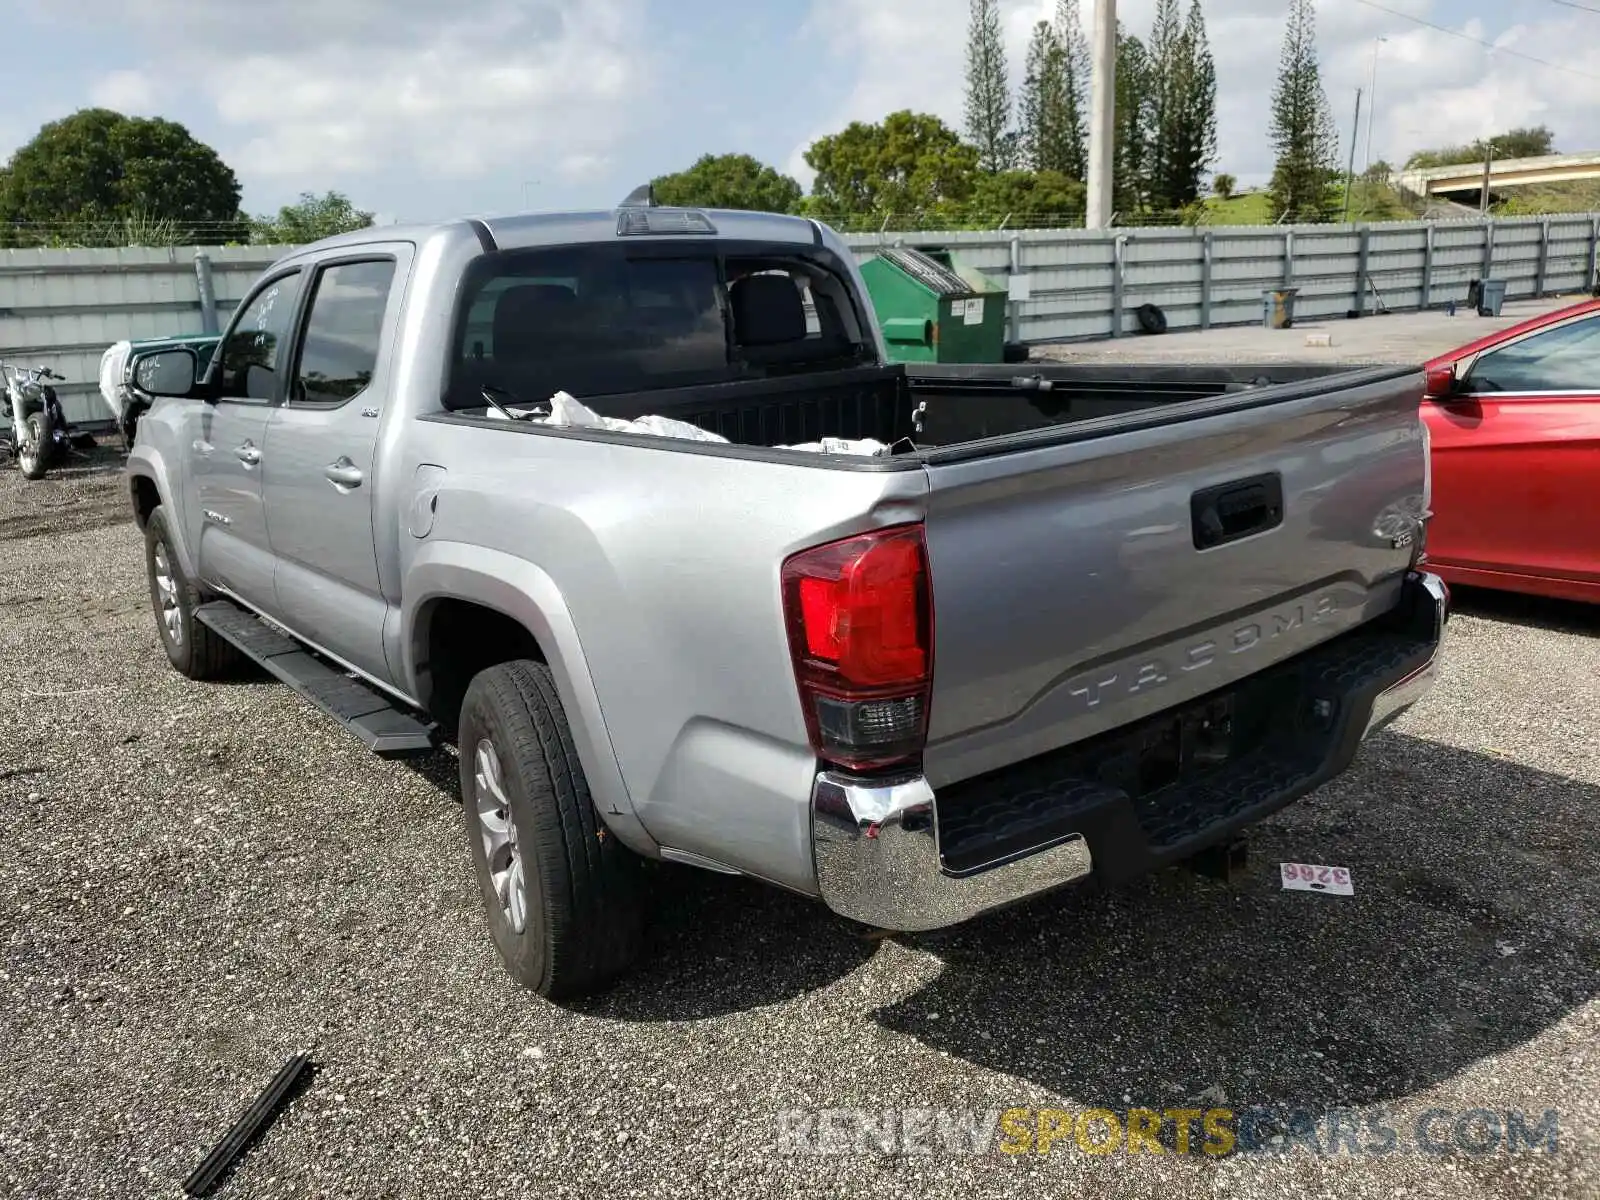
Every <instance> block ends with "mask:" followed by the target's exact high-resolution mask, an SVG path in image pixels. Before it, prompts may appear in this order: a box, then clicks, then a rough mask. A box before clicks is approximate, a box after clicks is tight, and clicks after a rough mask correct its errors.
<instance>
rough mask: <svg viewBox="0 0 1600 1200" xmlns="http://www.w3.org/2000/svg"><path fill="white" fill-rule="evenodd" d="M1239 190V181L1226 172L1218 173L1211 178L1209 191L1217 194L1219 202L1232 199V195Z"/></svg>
mask: <svg viewBox="0 0 1600 1200" xmlns="http://www.w3.org/2000/svg"><path fill="white" fill-rule="evenodd" d="M1238 188H1239V181H1238V180H1237V179H1235V178H1234V177H1233V176H1232V175H1229V174H1228V173H1227V172H1226V171H1218V172H1217V173H1216V174H1215V175H1213V176H1212V177H1211V190H1212V191H1213V192H1215V193H1216V194H1217V199H1219V200H1231V199H1233V193H1234V192H1235V191H1237V190H1238Z"/></svg>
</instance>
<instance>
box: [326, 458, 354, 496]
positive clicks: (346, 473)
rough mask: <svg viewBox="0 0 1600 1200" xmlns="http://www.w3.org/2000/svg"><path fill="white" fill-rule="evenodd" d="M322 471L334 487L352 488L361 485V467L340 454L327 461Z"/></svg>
mask: <svg viewBox="0 0 1600 1200" xmlns="http://www.w3.org/2000/svg"><path fill="white" fill-rule="evenodd" d="M322 473H323V474H324V475H326V476H327V477H328V482H329V483H331V484H333V485H334V486H335V487H340V488H354V487H360V486H361V478H362V477H361V468H360V467H358V466H356V465H355V463H353V462H351V461H350V460H349V459H348V458H346V457H344V455H342V454H341V455H340V456H339V457H338V458H337V459H336V460H334V461H333V462H331V463H329V464H328V465H327V467H326V468H324V469H323V472H322Z"/></svg>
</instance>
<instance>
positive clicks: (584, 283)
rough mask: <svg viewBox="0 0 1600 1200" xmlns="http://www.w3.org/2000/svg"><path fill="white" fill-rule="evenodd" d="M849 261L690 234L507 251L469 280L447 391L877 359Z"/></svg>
mask: <svg viewBox="0 0 1600 1200" xmlns="http://www.w3.org/2000/svg"><path fill="white" fill-rule="evenodd" d="M852 295H853V292H852V289H851V288H850V286H849V284H848V282H847V277H846V276H845V275H844V268H843V265H842V264H840V263H838V262H837V261H835V260H834V259H833V256H832V255H831V254H830V253H829V252H827V251H825V250H821V249H818V250H816V251H815V252H807V251H805V250H803V249H802V248H800V247H792V246H785V247H781V248H772V247H759V246H749V245H745V244H742V243H735V244H728V243H725V242H719V241H710V240H700V239H694V240H692V241H691V240H689V239H683V240H674V241H671V242H665V241H663V242H657V243H651V244H649V245H639V244H637V243H636V244H632V245H621V244H619V245H610V244H604V243H602V244H592V245H585V246H564V247H555V248H548V249H536V250H525V251H502V252H498V253H495V254H491V255H486V256H484V257H483V258H481V259H479V260H477V261H476V262H475V263H474V264H473V265H472V267H470V268H469V269H468V272H467V274H466V276H465V278H464V280H463V284H462V289H461V293H460V297H459V300H458V306H457V316H456V324H455V334H454V345H453V347H452V354H451V359H450V366H449V378H448V380H447V382H446V390H445V403H446V406H447V407H448V408H452V409H480V408H483V407H484V405H485V401H484V398H483V392H484V390H485V389H486V388H487V389H490V390H492V391H493V392H494V393H495V395H496V398H497V399H500V400H502V401H503V402H505V403H521V404H529V405H532V404H539V403H542V402H544V401H547V400H548V399H549V398H550V397H551V396H552V395H553V394H554V393H556V392H558V391H565V392H567V393H568V394H569V395H572V396H574V397H577V398H579V399H581V400H584V401H585V403H589V402H590V401H592V400H594V399H596V398H600V400H601V402H600V403H597V404H594V405H593V407H594V408H595V409H596V410H597V411H600V412H602V413H603V412H604V411H605V405H604V402H603V398H604V397H607V396H621V395H636V394H637V393H640V392H646V391H653V390H658V389H666V388H679V387H692V386H696V385H706V384H720V383H730V382H737V381H739V380H742V379H759V378H767V377H771V376H773V375H792V374H796V373H805V372H819V371H833V370H839V369H843V368H848V367H852V366H856V365H860V364H861V363H864V362H870V361H871V354H872V347H871V345H870V342H869V335H867V334H866V332H865V328H866V327H865V326H864V325H863V323H862V319H861V314H859V313H858V312H857V311H856V309H855V305H854V303H853V301H852V299H851V297H852Z"/></svg>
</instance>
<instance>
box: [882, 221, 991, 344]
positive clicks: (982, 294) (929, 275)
mask: <svg viewBox="0 0 1600 1200" xmlns="http://www.w3.org/2000/svg"><path fill="white" fill-rule="evenodd" d="M861 277H862V279H863V280H865V281H866V285H867V294H868V295H870V296H871V297H872V307H873V310H874V311H875V312H876V313H877V316H878V325H879V327H880V328H881V329H882V330H883V338H884V341H885V342H887V343H888V345H889V357H890V358H891V359H893V360H895V361H896V362H946V363H989V362H995V363H997V362H1001V361H1003V358H1002V356H1003V353H1004V350H1005V336H1006V289H1005V288H1003V287H1001V286H999V285H997V284H995V283H993V282H991V281H990V280H989V279H988V278H987V277H986V276H985V275H984V274H983V273H982V272H981V271H978V270H976V269H975V268H971V267H968V266H966V264H963V263H960V262H956V261H953V260H952V258H951V255H950V254H949V252H948V251H938V250H934V251H922V250H914V249H911V248H910V247H907V246H895V247H893V248H891V249H886V250H880V251H879V252H878V253H877V254H876V255H874V256H873V257H872V258H869V259H868V260H867V261H866V262H864V263H862V264H861Z"/></svg>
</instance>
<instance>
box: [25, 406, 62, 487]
mask: <svg viewBox="0 0 1600 1200" xmlns="http://www.w3.org/2000/svg"><path fill="white" fill-rule="evenodd" d="M22 425H23V430H22V438H21V440H20V441H19V442H18V443H17V466H18V467H19V468H21V470H22V477H23V478H24V479H43V478H44V475H45V472H46V471H48V470H49V469H50V459H51V458H52V457H53V456H54V453H55V448H56V445H55V425H54V423H53V422H52V421H51V420H50V410H49V409H47V408H41V409H40V410H39V411H38V412H31V413H29V414H28V415H27V416H26V417H24V418H23V422H22Z"/></svg>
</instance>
